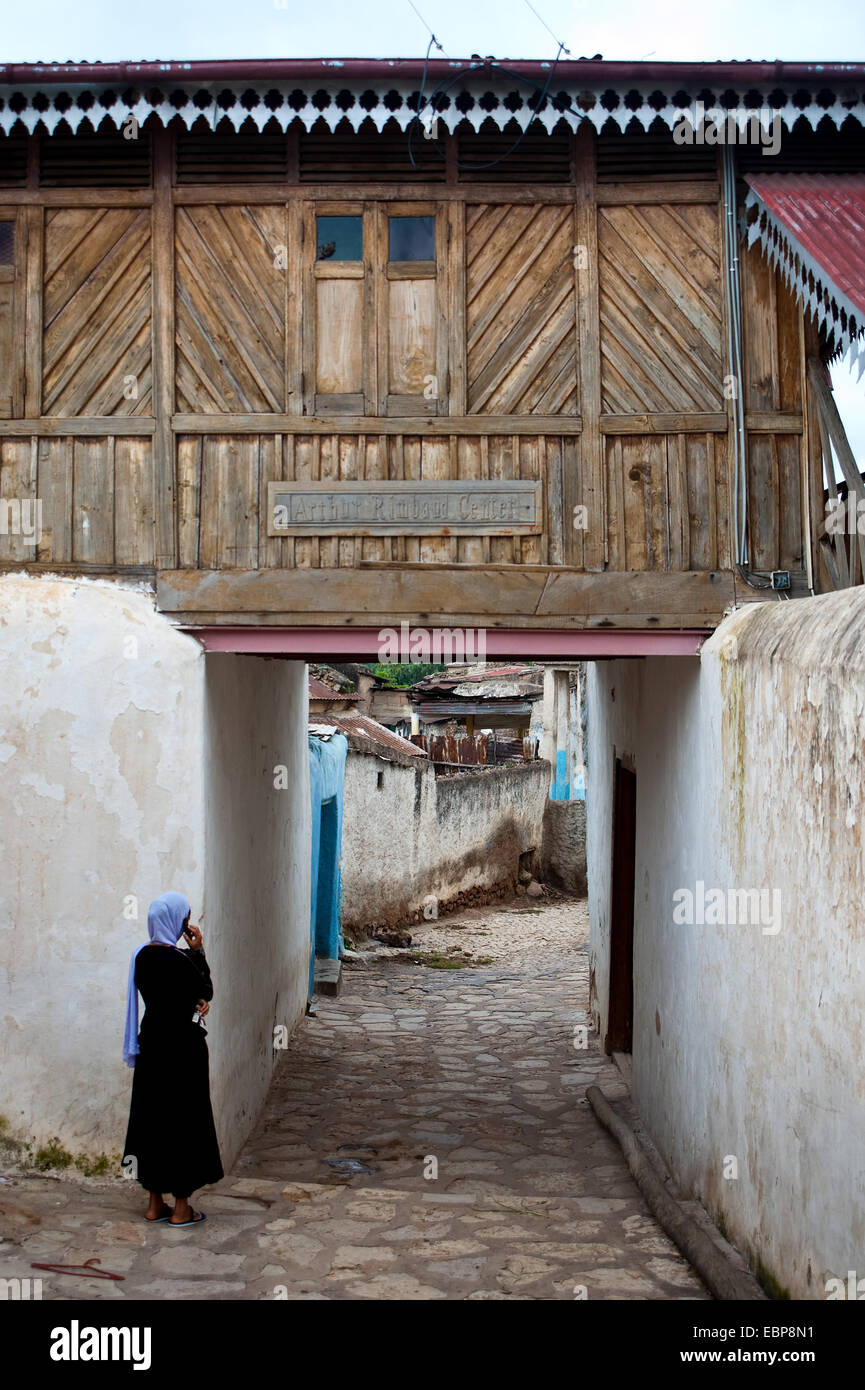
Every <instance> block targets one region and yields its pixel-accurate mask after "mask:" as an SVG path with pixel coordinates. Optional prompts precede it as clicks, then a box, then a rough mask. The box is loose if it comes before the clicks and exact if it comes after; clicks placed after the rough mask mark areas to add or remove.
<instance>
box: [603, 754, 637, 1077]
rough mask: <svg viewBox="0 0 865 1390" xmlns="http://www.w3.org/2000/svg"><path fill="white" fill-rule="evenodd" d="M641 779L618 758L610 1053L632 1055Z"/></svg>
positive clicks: (607, 1042)
mask: <svg viewBox="0 0 865 1390" xmlns="http://www.w3.org/2000/svg"><path fill="white" fill-rule="evenodd" d="M636 821H637V776H636V773H634V772H632V771H630V770H629V769H628V768H626V767H625V766H624V765H623V764H622V760H621V758H616V771H615V782H614V787H613V882H612V892H611V899H610V1001H609V1005H610V1006H609V1022H608V1029H607V1036H606V1039H605V1042H604V1050H605V1051H606V1052H630V1051H631V1045H632V1035H633V1026H634V880H635V874H636Z"/></svg>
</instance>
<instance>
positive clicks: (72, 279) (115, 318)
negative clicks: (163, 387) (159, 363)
mask: <svg viewBox="0 0 865 1390" xmlns="http://www.w3.org/2000/svg"><path fill="white" fill-rule="evenodd" d="M150 320H151V280H150V213H149V211H148V210H147V209H145V208H140V209H134V208H111V209H90V208H62V209H58V210H57V212H56V213H54V214H53V215H52V214H49V215H48V216H47V217H46V225H45V270H44V318H43V344H42V350H43V365H42V389H43V411H44V413H45V414H50V415H54V416H71V415H135V414H137V415H141V414H148V415H149V414H150V413H151V387H150ZM132 377H134V378H135V382H134V384H133V383H132V382H131V381H130V378H132ZM124 392H126V394H124Z"/></svg>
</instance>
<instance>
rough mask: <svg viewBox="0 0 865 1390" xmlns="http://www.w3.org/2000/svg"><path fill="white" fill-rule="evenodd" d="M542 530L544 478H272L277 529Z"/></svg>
mask: <svg viewBox="0 0 865 1390" xmlns="http://www.w3.org/2000/svg"><path fill="white" fill-rule="evenodd" d="M541 529H542V515H541V484H540V483H539V482H535V481H532V480H530V479H513V480H511V479H508V478H501V479H496V480H495V481H494V482H493V481H490V482H488V481H486V480H485V481H483V482H440V481H434V480H432V479H430V480H429V481H428V482H409V483H405V482H395V483H390V482H386V481H382V482H364V483H353V482H344V483H269V484H268V535H271V536H514V535H530V534H532V533H537V532H539V531H540V530H541Z"/></svg>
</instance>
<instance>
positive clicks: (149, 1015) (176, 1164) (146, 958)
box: [123, 945, 223, 1197]
mask: <svg viewBox="0 0 865 1390" xmlns="http://www.w3.org/2000/svg"><path fill="white" fill-rule="evenodd" d="M135 983H136V985H137V987H138V990H139V992H140V994H141V997H142V998H143V1000H144V1005H145V1009H144V1017H143V1018H142V1020H141V1027H140V1029H139V1032H138V1047H139V1053H138V1056H137V1058H136V1061H135V1073H134V1076H133V1079H132V1103H131V1106H130V1110H129V1127H128V1129H127V1131H126V1146H125V1148H124V1151H123V1153H124V1159H125V1160H126V1159H128V1158H130V1157H132V1158H134V1160H135V1166H134V1167H133V1169H132V1172H133V1174H134V1176H135V1177H137V1179H138V1181H139V1182H140V1183H141V1186H142V1187H144V1188H146V1189H147V1191H148V1192H172V1193H173V1194H174V1196H175V1197H189V1196H190V1194H191V1193H193V1192H194V1191H195V1190H196V1188H199V1187H204V1186H206V1184H208V1183H213V1182H218V1181H219V1179H220V1178H221V1177H222V1176H223V1171H222V1162H221V1160H220V1157H219V1144H218V1142H217V1138H216V1128H215V1126H214V1123H213V1110H212V1108H211V1104H210V1068H209V1058H208V1053H207V1039H206V1035H205V1030H204V1028H203V1027H202V1026H201V1025H200V1024H197V1023H193V1022H192V1015H193V1013H194V1012H195V1005H196V1004H197V1002H198V1000H199V999H207V1000H210V999H212V998H213V985H212V983H211V979H210V970H209V969H208V966H207V961H206V960H205V957H204V952H203V951H177V950H172V949H171V948H170V947H168V946H155V945H151V946H144V947H143V948H142V949H141V950H140V951H139V952H138V955H137V957H136V960H135ZM127 1166H128V1165H127Z"/></svg>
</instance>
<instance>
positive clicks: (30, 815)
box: [0, 576, 309, 1167]
mask: <svg viewBox="0 0 865 1390" xmlns="http://www.w3.org/2000/svg"><path fill="white" fill-rule="evenodd" d="M0 669H2V672H3V679H2V683H0V771H2V775H0V1114H2V1115H3V1116H4V1117H5V1118H6V1120H7V1122H8V1126H9V1130H10V1132H11V1133H12V1135H13V1136H15V1137H18V1138H22V1139H24V1140H25V1141H29V1142H32V1141H36V1142H37V1143H44V1142H46V1141H47V1140H49V1139H50V1138H52V1137H55V1136H56V1137H57V1138H58V1139H59V1140H60V1142H61V1144H62V1145H63V1146H64V1147H65V1148H67V1149H68V1150H70V1151H71V1152H72V1153H84V1154H90V1155H95V1154H99V1153H107V1154H115V1155H119V1152H120V1150H121V1149H122V1145H123V1140H124V1136H125V1130H126V1121H127V1116H128V1106H129V1094H130V1088H131V1079H132V1073H131V1071H130V1070H129V1069H128V1068H127V1067H126V1066H125V1065H124V1063H123V1060H122V1043H123V1028H124V1020H125V1008H126V981H127V975H128V966H129V958H130V955H131V952H132V950H133V948H134V947H135V946H136V945H138V944H139V943H140V942H142V941H144V940H146V939H147V907H148V904H149V902H150V900H151V899H152V898H154V897H156V896H157V895H158V894H159V893H162V892H164V891H165V890H166V889H168V888H173V889H177V890H179V891H181V892H183V893H185V894H186V895H187V897H188V898H189V899H190V901H191V902H192V904H193V921H199V922H200V923H201V925H202V928H203V931H204V937H205V949H206V951H207V955H208V960H209V962H210V964H211V968H212V973H213V976H214V985H215V991H216V993H215V999H214V1003H213V1007H212V1010H211V1013H210V1015H209V1018H208V1035H209V1036H208V1041H209V1049H210V1060H211V1090H212V1097H213V1102H214V1114H215V1117H216V1123H217V1130H218V1132H219V1136H220V1143H221V1146H222V1150H223V1160H224V1162H225V1164H226V1167H228V1165H229V1163H230V1162H231V1161H232V1160H233V1158H234V1156H235V1155H236V1153H237V1150H238V1148H239V1147H240V1144H241V1143H242V1141H243V1139H244V1138H245V1136H246V1134H247V1133H248V1131H249V1129H250V1128H251V1126H252V1124H253V1123H254V1120H255V1117H256V1114H257V1111H258V1108H259V1107H260V1104H261V1102H262V1100H263V1098H264V1093H265V1091H266V1088H267V1083H268V1080H269V1077H270V1073H271V1070H272V1067H273V1064H274V1061H275V1059H276V1056H277V1053H276V1052H274V1050H273V1028H274V1026H275V1025H276V1024H284V1025H285V1026H286V1027H287V1028H289V1029H290V1028H291V1026H292V1025H293V1024H294V1023H295V1022H296V1021H297V1018H298V1017H299V1016H300V1014H301V1013H302V1011H303V1007H304V1002H305V998H306V981H307V971H308V959H309V957H308V949H309V947H308V942H309V777H308V767H307V762H306V758H307V750H306V679H305V667H304V666H303V665H302V664H300V663H295V662H286V661H265V660H263V659H259V658H253V657H236V656H216V655H211V656H207V657H205V655H204V652H203V650H202V648H201V647H200V645H199V643H198V642H196V641H195V640H194V639H193V638H191V637H188V636H184V635H183V634H181V633H179V632H177V631H176V630H175V629H174V628H172V627H171V625H170V624H169V623H168V622H167V621H166V619H165V618H163V617H161V616H160V615H159V614H158V613H157V612H156V611H155V607H154V601H153V596H152V594H151V593H149V592H147V591H146V590H144V589H130V588H124V587H122V586H120V585H117V584H111V583H108V582H107V581H105V582H103V581H93V580H84V581H79V580H70V579H59V578H58V579H42V578H40V579H30V578H27V577H25V576H4V577H2V578H0ZM277 763H282V764H285V765H286V766H287V768H288V771H289V778H288V787H287V789H286V790H284V791H277V790H276V789H275V788H274V777H273V768H274V766H275V765H276V764H277ZM129 897H134V898H136V899H137V914H138V915H137V919H134V920H129V919H128V918H127V917H124V907H125V905H126V902H127V899H128V898H129Z"/></svg>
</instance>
